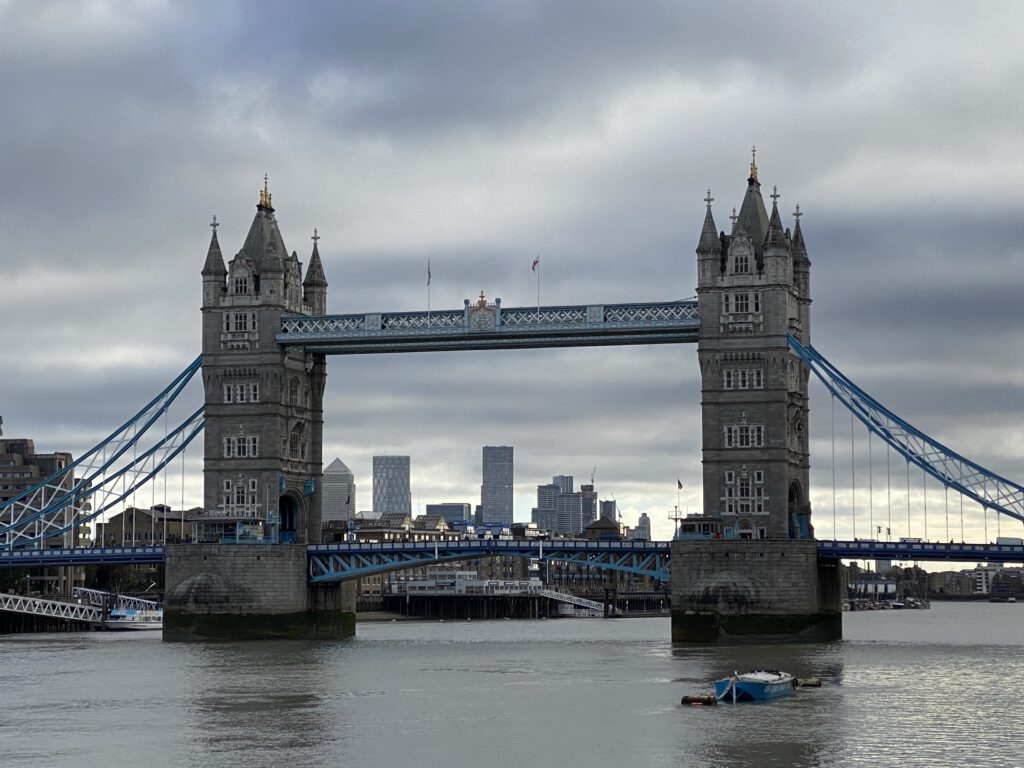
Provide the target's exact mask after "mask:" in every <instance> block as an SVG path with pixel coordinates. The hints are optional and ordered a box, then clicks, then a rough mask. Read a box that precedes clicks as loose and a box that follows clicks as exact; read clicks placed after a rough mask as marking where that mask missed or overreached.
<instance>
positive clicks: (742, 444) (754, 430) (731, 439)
mask: <svg viewBox="0 0 1024 768" xmlns="http://www.w3.org/2000/svg"><path fill="white" fill-rule="evenodd" d="M722 431H723V433H724V434H723V437H724V440H723V446H724V447H725V448H764V424H726V425H725V427H723V430H722Z"/></svg>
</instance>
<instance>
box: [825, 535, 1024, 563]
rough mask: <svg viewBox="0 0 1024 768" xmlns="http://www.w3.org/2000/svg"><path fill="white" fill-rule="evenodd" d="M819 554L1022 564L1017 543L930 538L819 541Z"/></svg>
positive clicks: (1022, 550)
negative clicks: (941, 541) (977, 542)
mask: <svg viewBox="0 0 1024 768" xmlns="http://www.w3.org/2000/svg"><path fill="white" fill-rule="evenodd" d="M818 556H819V557H839V558H843V559H849V560H920V561H940V560H951V561H954V562H961V563H977V562H987V563H1024V546H1022V545H1020V544H965V543H963V542H960V543H953V542H951V543H949V544H940V543H933V542H929V541H824V540H822V541H819V542H818Z"/></svg>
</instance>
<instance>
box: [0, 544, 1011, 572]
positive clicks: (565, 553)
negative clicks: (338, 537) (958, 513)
mask: <svg viewBox="0 0 1024 768" xmlns="http://www.w3.org/2000/svg"><path fill="white" fill-rule="evenodd" d="M615 545H618V546H615ZM250 546H261V545H260V544H250ZM262 546H271V545H270V544H264V545H262ZM308 552H309V579H310V581H311V582H324V581H344V580H349V579H357V578H360V577H363V576H370V575H373V574H379V573H385V572H387V571H397V570H402V569H404V568H418V567H421V566H424V565H432V564H434V563H442V562H454V561H457V560H472V559H476V558H480V557H491V556H494V555H513V556H518V557H530V558H536V559H538V560H552V561H555V560H557V561H569V562H574V563H577V564H579V565H587V566H591V567H594V568H603V569H606V570H618V571H625V572H628V573H639V574H641V575H644V576H650V577H652V578H655V579H660V580H661V581H666V582H667V581H668V580H669V561H670V553H671V542H668V541H644V542H639V541H637V542H586V541H566V542H559V543H558V544H557V545H556V544H554V543H552V542H549V541H545V542H543V543H541V542H537V541H536V540H524V541H520V540H504V541H503V540H498V541H472V540H469V541H449V542H436V544H435V542H415V543H413V542H409V543H401V542H396V543H387V544H365V543H355V542H353V543H350V544H314V545H311V546H310V547H309V548H308ZM818 556H819V557H834V558H842V559H849V560H875V559H881V560H908V561H909V560H913V561H920V562H928V561H952V562H964V563H974V562H988V563H1024V545H1021V544H983V543H962V542H961V543H950V544H940V543H933V542H911V541H899V542H897V541H893V542H888V541H832V540H822V541H819V542H818ZM163 560H164V548H163V547H161V546H155V547H79V548H77V549H72V548H70V547H67V548H61V549H58V548H49V549H15V550H0V568H29V567H37V566H54V567H55V566H59V565H90V564H91V565H104V564H106V565H111V564H123V563H160V562H163Z"/></svg>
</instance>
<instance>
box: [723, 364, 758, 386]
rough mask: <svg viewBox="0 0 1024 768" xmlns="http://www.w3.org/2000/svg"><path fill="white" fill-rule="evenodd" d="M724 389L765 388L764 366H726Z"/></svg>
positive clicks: (724, 370)
mask: <svg viewBox="0 0 1024 768" xmlns="http://www.w3.org/2000/svg"><path fill="white" fill-rule="evenodd" d="M722 389H764V369H763V368H725V369H723V370H722Z"/></svg>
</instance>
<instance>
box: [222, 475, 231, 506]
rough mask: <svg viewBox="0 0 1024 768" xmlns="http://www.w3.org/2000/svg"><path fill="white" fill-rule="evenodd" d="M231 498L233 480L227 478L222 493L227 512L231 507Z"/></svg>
mask: <svg viewBox="0 0 1024 768" xmlns="http://www.w3.org/2000/svg"><path fill="white" fill-rule="evenodd" d="M231 498H232V496H231V481H230V480H225V481H224V485H223V488H222V493H221V504H222V505H223V507H224V512H225V513H227V511H228V510H229V509H230V508H231Z"/></svg>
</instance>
